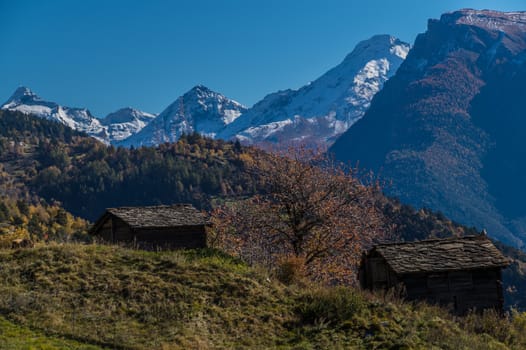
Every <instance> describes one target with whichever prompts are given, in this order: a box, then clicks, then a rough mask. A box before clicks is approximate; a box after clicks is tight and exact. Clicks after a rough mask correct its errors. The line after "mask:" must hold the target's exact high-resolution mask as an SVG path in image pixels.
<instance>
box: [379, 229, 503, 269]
mask: <svg viewBox="0 0 526 350" xmlns="http://www.w3.org/2000/svg"><path fill="white" fill-rule="evenodd" d="M374 251H376V252H377V253H379V254H380V255H381V256H382V257H383V258H384V259H385V260H386V261H387V263H388V264H389V266H391V268H392V269H393V271H394V272H395V273H397V274H406V273H417V272H439V271H455V270H469V269H478V268H492V267H505V266H507V265H509V263H510V262H509V260H508V259H507V258H505V257H504V256H503V255H502V253H501V252H500V251H499V250H498V249H497V248H496V247H495V246H494V245H493V243H492V242H491V241H490V240H489V239H488V238H487V237H486V236H484V235H480V236H465V237H460V238H446V239H433V240H426V241H418V242H409V243H393V244H380V245H377V246H375V247H374V248H373V249H372V250H371V251H370V253H372V252H374Z"/></svg>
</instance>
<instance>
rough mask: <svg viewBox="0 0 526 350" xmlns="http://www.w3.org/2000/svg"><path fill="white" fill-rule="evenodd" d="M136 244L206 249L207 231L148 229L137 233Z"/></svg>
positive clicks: (199, 228)
mask: <svg viewBox="0 0 526 350" xmlns="http://www.w3.org/2000/svg"><path fill="white" fill-rule="evenodd" d="M135 237H136V242H137V244H138V245H139V246H140V247H141V246H142V247H144V248H148V247H149V246H152V245H153V246H157V247H165V248H204V247H206V231H205V227H204V226H180V227H174V228H157V229H155V228H152V229H150V228H148V229H140V230H137V231H136V232H135Z"/></svg>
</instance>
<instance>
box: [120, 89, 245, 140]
mask: <svg viewBox="0 0 526 350" xmlns="http://www.w3.org/2000/svg"><path fill="white" fill-rule="evenodd" d="M246 110H247V108H246V107H245V106H243V105H242V104H240V103H238V102H236V101H234V100H231V99H229V98H227V97H225V96H224V95H222V94H220V93H217V92H214V91H212V90H210V89H209V88H207V87H205V86H203V85H197V86H195V87H194V88H192V89H191V90H190V91H188V92H187V93H185V94H184V95H183V96H181V97H179V98H178V99H177V100H175V102H173V103H172V104H171V105H169V106H168V107H167V108H166V109H165V110H164V111H163V112H161V114H159V116H157V117H156V118H155V119H154V120H153V121H152V122H151V123H150V124H148V126H146V127H145V128H144V129H142V130H141V131H140V132H138V133H136V134H135V135H132V136H131V137H129V138H127V139H125V140H123V141H122V142H118V143H117V144H118V145H124V146H152V145H158V144H160V143H164V142H174V141H177V140H178V139H179V137H181V135H182V134H190V133H192V132H194V131H195V132H198V133H200V134H202V135H204V136H208V137H215V136H216V135H217V134H218V133H219V132H220V131H221V130H222V129H224V128H225V126H226V125H228V124H230V123H232V122H233V121H234V120H236V118H238V117H239V116H240V115H241V114H242V113H244V112H245V111H246Z"/></svg>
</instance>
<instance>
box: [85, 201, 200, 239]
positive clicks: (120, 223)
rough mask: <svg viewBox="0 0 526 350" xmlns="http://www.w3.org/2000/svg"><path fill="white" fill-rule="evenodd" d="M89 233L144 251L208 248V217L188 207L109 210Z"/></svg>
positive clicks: (180, 205)
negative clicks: (128, 244) (206, 223)
mask: <svg viewBox="0 0 526 350" xmlns="http://www.w3.org/2000/svg"><path fill="white" fill-rule="evenodd" d="M90 234H92V235H94V236H98V237H100V238H102V239H103V240H104V241H105V242H110V243H130V244H132V243H133V244H135V245H136V246H137V247H139V248H142V249H159V248H165V249H177V248H204V247H206V230H205V218H204V216H203V214H202V213H201V212H199V211H198V210H197V209H196V208H194V207H193V206H191V205H189V204H177V205H159V206H149V207H121V208H108V209H106V212H105V213H104V214H103V215H102V216H101V217H100V218H99V219H98V220H97V221H96V222H95V224H94V225H93V227H92V228H91V230H90Z"/></svg>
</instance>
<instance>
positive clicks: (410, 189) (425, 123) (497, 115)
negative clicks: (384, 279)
mask: <svg viewBox="0 0 526 350" xmlns="http://www.w3.org/2000/svg"><path fill="white" fill-rule="evenodd" d="M525 83H526V13H524V12H516V13H501V12H495V11H475V10H461V11H457V12H453V13H447V14H444V15H443V16H442V17H441V18H440V20H430V21H429V24H428V30H427V32H426V33H424V34H421V35H419V36H418V37H417V39H416V42H415V45H414V47H413V49H412V50H411V51H410V53H409V55H408V56H407V59H406V61H404V63H403V64H402V65H401V66H400V68H399V70H398V71H397V73H396V74H395V76H394V77H393V78H392V79H391V80H389V81H388V82H387V83H386V84H385V86H384V89H383V90H382V91H381V92H379V93H378V94H377V95H376V96H375V98H374V99H373V101H372V103H371V107H370V109H369V110H368V112H367V113H366V114H365V116H364V118H362V119H361V120H360V121H358V122H357V123H356V124H355V125H353V126H352V127H351V129H350V130H349V131H347V132H346V133H345V134H344V135H343V136H342V137H341V138H340V139H339V140H338V141H337V142H336V143H335V144H334V146H333V147H332V149H331V151H332V152H334V153H335V155H336V157H337V159H339V160H342V161H346V162H351V163H356V162H359V164H360V167H362V168H366V169H372V170H373V171H375V172H377V173H378V174H379V175H380V176H382V177H383V178H384V179H388V180H390V181H392V186H391V187H390V188H389V190H388V192H389V193H390V194H391V195H394V196H397V197H399V198H400V200H401V201H402V202H405V203H410V204H412V205H414V206H416V207H429V208H433V209H435V210H440V211H441V212H443V213H444V214H445V215H447V216H449V217H451V218H452V219H454V220H456V221H459V222H461V223H463V224H467V225H470V226H471V225H473V226H476V227H478V228H479V229H482V228H486V229H487V230H488V232H489V234H490V235H492V236H493V237H496V238H498V239H500V240H502V241H504V242H507V243H510V244H513V245H516V246H519V247H521V246H523V245H524V243H525V242H526V207H525V206H524V205H523V203H522V199H523V198H524V197H525V194H526V187H524V185H523V184H524V183H525V180H526V172H524V170H526V157H524V155H526V143H524V142H523V141H522V136H523V135H526V122H525V121H524V120H525V119H524V111H525V110H526V90H525V89H524V88H523V86H524V84H525Z"/></svg>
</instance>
